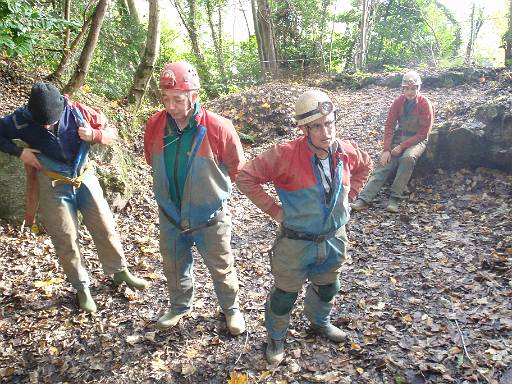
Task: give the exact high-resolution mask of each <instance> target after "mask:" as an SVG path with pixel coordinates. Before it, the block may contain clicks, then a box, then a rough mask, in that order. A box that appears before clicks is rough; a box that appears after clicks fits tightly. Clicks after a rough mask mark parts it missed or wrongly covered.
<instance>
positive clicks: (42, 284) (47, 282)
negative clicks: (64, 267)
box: [34, 277, 64, 288]
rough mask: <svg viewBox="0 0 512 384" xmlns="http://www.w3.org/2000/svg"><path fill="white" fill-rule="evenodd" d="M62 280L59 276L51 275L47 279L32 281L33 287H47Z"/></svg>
mask: <svg viewBox="0 0 512 384" xmlns="http://www.w3.org/2000/svg"><path fill="white" fill-rule="evenodd" d="M63 281H64V279H62V278H60V277H53V278H51V279H49V280H36V281H34V287H36V288H41V287H48V286H50V285H56V284H60V283H62V282H63Z"/></svg>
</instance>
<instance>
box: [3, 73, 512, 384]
mask: <svg viewBox="0 0 512 384" xmlns="http://www.w3.org/2000/svg"><path fill="white" fill-rule="evenodd" d="M0 87H2V85H0ZM13 87H14V86H13V85H12V84H11V85H9V87H5V86H4V87H3V88H2V89H5V90H8V89H10V90H12V89H13ZM304 89H305V87H304V86H302V85H299V84H296V83H294V84H286V83H274V84H268V85H263V86H261V87H257V88H254V89H252V90H250V91H248V92H246V93H244V94H240V95H236V96H232V97H231V98H229V97H228V98H224V99H221V100H217V101H214V102H213V103H211V106H212V108H214V109H217V110H222V111H223V112H225V113H226V114H227V115H230V113H231V117H233V118H234V120H236V119H235V117H236V116H235V115H237V116H238V117H240V115H241V114H244V115H245V117H246V118H247V116H249V117H250V115H251V114H252V113H254V115H255V116H256V115H258V113H260V112H258V111H261V110H268V111H269V114H268V118H264V119H263V120H261V119H260V120H258V122H255V123H254V124H253V125H251V124H248V126H247V127H244V129H245V130H246V133H248V134H251V135H254V136H255V137H256V139H257V141H256V144H255V145H253V146H252V147H248V146H247V147H246V153H247V157H248V158H252V157H253V156H255V155H256V154H258V153H260V152H262V151H263V150H264V149H265V148H267V147H268V146H270V145H272V144H274V143H275V142H277V141H286V140H289V139H291V138H293V137H296V136H297V135H298V132H297V130H296V129H291V128H286V125H287V124H286V122H287V121H288V120H287V119H290V117H291V116H292V114H291V109H292V108H293V107H292V106H293V102H294V100H295V99H296V97H297V96H298V95H299V94H300V92H301V91H302V90H304ZM13 92H15V93H16V91H13ZM499 92H511V89H510V88H507V89H505V90H504V89H503V88H500V87H498V86H497V84H495V83H491V82H489V83H484V84H478V83H477V84H471V85H462V86H458V87H454V88H442V89H425V90H424V94H425V95H426V96H428V97H429V98H430V99H431V100H432V101H433V103H434V105H435V106H436V110H437V123H436V124H439V123H440V122H442V121H444V120H446V119H448V118H451V114H452V111H454V110H456V109H457V108H456V107H457V106H464V105H472V104H473V103H478V102H481V101H482V100H485V99H486V98H489V97H492V96H494V95H496V94H497V93H499ZM397 93H398V90H395V89H389V88H384V87H378V86H371V87H369V88H365V89H362V90H346V89H337V90H335V91H333V92H331V94H332V95H333V96H334V98H335V100H336V103H337V104H338V107H339V108H340V109H341V113H340V114H339V115H338V123H337V126H338V132H339V135H340V136H341V137H343V138H350V139H351V140H353V141H355V142H357V143H358V144H359V146H360V147H361V148H362V149H365V150H367V151H368V152H369V153H370V154H371V155H372V158H373V159H374V160H375V161H376V160H377V156H378V153H379V151H380V140H381V138H382V133H383V128H382V126H383V121H384V119H385V116H386V113H387V109H388V107H389V105H390V104H391V102H392V100H393V98H394V97H395V96H396V95H397ZM19 94H20V95H21V94H23V92H20V93H19ZM5 95H6V94H5V93H3V92H2V94H1V95H0V105H2V102H3V100H2V98H3V97H4V96H5ZM274 96H275V98H274ZM244 100H245V101H244ZM272 102H273V103H274V104H272ZM19 103H20V104H22V103H23V98H22V97H21V96H20V98H19ZM244 103H247V105H248V106H244ZM275 103H277V104H279V105H277V106H276V105H275ZM12 104H14V102H13V101H12V100H11V101H10V102H9V106H12ZM251 106H252V107H251ZM4 107H5V104H4ZM251 108H253V110H251ZM257 108H259V109H258V110H256V109H257ZM6 112H8V111H7V110H3V109H2V110H1V111H0V114H1V113H6ZM278 115H279V116H281V117H279V116H278ZM272 116H278V117H277V118H276V120H272ZM264 122H266V123H264ZM138 148H139V150H138V151H137V153H134V156H136V157H137V158H139V159H140V162H141V164H142V163H143V159H142V153H141V148H142V145H141V144H140V146H139V147H138ZM141 167H143V169H144V174H143V175H142V176H141V179H140V192H139V193H137V194H135V195H134V196H133V197H132V198H131V199H130V201H129V203H128V205H127V206H126V208H125V209H123V210H121V211H119V212H116V213H115V218H116V222H117V225H118V229H119V233H120V235H121V238H122V242H123V245H124V249H125V252H126V257H127V259H128V261H129V263H130V264H131V265H132V266H133V267H132V269H133V270H134V271H135V272H136V273H137V274H138V275H141V276H145V277H146V278H148V279H150V280H151V281H152V286H151V287H150V288H149V289H147V290H146V291H144V292H134V291H132V290H130V289H129V288H127V287H126V286H121V287H118V288H116V287H114V286H113V284H112V283H111V280H110V279H109V277H107V276H105V275H104V274H103V272H102V269H101V265H100V264H99V262H98V259H97V255H96V252H95V249H94V246H93V243H92V239H91V237H90V235H89V233H88V232H87V230H86V229H85V228H83V230H82V231H81V245H82V250H83V255H84V258H85V260H86V263H87V268H88V271H89V275H90V277H91V281H92V287H91V290H92V293H93V296H94V298H95V300H96V302H97V304H98V307H99V310H98V312H97V313H95V314H85V313H82V312H80V311H79V310H78V309H77V306H76V303H75V296H74V292H73V290H72V288H71V287H70V285H69V283H67V282H66V281H65V276H64V275H63V273H62V269H61V268H60V266H59V263H58V260H57V258H56V256H55V254H54V250H53V246H52V243H51V241H50V238H49V237H48V236H47V235H45V234H41V235H37V236H36V235H34V234H31V233H29V232H28V231H27V230H26V229H25V230H20V228H19V227H15V226H13V225H12V224H9V223H6V222H0V345H1V348H0V380H1V381H5V382H10V383H39V382H41V383H58V382H71V383H89V382H90V383H132V382H137V383H226V382H230V383H231V384H234V383H246V382H250V383H280V384H282V383H396V384H402V383H414V384H417V383H418V384H419V383H500V384H505V383H511V382H512V369H511V367H512V303H511V302H512V280H511V278H512V261H511V258H512V233H511V232H512V231H511V217H512V177H511V176H510V175H506V174H503V173H501V172H499V171H496V170H490V169H484V168H480V169H477V170H475V171H470V170H459V171H453V172H448V171H438V172H436V173H435V174H430V175H427V176H423V177H421V178H415V179H413V180H412V182H411V186H410V189H411V193H410V195H409V200H407V201H406V202H405V203H404V204H403V206H402V208H401V210H400V213H398V214H391V213H388V212H386V211H385V209H384V207H385V204H386V202H387V198H386V192H387V191H386V190H383V191H382V192H381V193H380V194H379V196H378V199H377V200H376V202H375V203H374V204H373V206H372V207H371V208H370V209H369V210H368V211H366V212H362V213H356V214H354V215H353V217H352V219H351V221H350V224H349V225H348V235H349V239H350V258H349V260H347V263H346V264H345V266H344V268H343V271H342V274H341V282H342V287H341V291H340V293H339V294H338V296H337V301H336V304H335V307H334V310H333V313H332V321H333V323H334V324H336V325H338V326H340V327H341V328H343V329H345V330H346V331H347V332H348V334H349V340H348V341H347V342H344V343H340V344H335V343H332V342H329V341H327V340H325V339H324V338H322V337H319V336H318V335H315V334H314V333H312V332H311V330H310V329H309V326H308V323H307V321H306V319H305V317H304V316H303V314H302V298H303V296H302V294H301V296H300V297H299V299H298V301H297V305H296V308H295V310H294V312H293V315H292V323H291V328H290V331H289V334H288V337H287V339H286V352H287V354H286V359H285V360H284V362H283V363H282V364H281V365H279V366H277V367H275V366H269V365H268V364H267V363H266V361H265V359H264V348H265V339H266V333H265V328H264V325H263V317H264V302H265V298H266V295H267V293H268V290H269V288H270V287H271V285H272V277H271V275H270V267H269V262H268V250H269V249H270V247H271V246H272V242H273V239H274V236H275V232H276V229H277V225H276V224H275V223H274V222H273V221H272V220H270V219H269V218H268V217H267V216H266V215H264V214H262V213H261V212H260V211H258V210H257V209H256V208H255V207H254V206H253V205H252V204H251V203H250V202H249V200H248V199H247V198H245V197H244V196H242V195H241V194H240V193H239V192H238V191H237V190H236V189H235V191H234V193H233V197H232V198H231V200H230V202H229V205H230V207H231V212H232V215H233V238H232V245H233V252H234V255H235V259H236V266H237V270H238V273H239V275H238V276H239V280H240V301H241V306H242V308H243V310H244V313H245V318H246V321H247V332H246V333H245V334H243V335H240V336H238V337H232V336H230V335H229V334H228V332H227V330H226V327H225V323H224V318H223V315H222V314H221V313H220V311H219V307H218V305H217V302H216V299H215V294H214V291H213V286H212V283H211V279H210V277H209V275H208V273H207V270H206V268H205V266H204V263H203V262H202V261H201V260H200V256H199V255H197V253H196V254H195V258H196V263H195V283H196V295H195V307H194V311H193V312H192V314H191V315H190V316H189V317H187V318H185V319H184V321H182V322H181V323H180V324H179V325H178V326H177V327H175V328H173V329H169V330H165V331H161V330H157V329H156V328H155V327H154V324H155V321H156V320H157V319H158V317H159V316H161V315H162V314H163V313H164V312H165V311H166V310H167V309H168V301H167V299H168V295H167V288H166V283H165V278H164V276H163V273H162V263H161V258H160V254H159V250H158V217H157V209H156V205H155V203H154V200H153V196H152V192H151V190H150V189H149V188H148V187H144V186H149V185H151V177H150V169H149V168H148V167H147V166H145V165H141Z"/></svg>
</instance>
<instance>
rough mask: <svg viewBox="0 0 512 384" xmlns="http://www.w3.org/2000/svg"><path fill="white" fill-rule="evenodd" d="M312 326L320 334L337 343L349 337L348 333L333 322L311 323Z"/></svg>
mask: <svg viewBox="0 0 512 384" xmlns="http://www.w3.org/2000/svg"><path fill="white" fill-rule="evenodd" d="M311 328H313V329H314V330H315V332H318V333H319V334H321V335H323V336H325V337H326V338H328V339H329V340H331V341H334V342H336V343H339V342H342V341H345V340H346V339H347V334H346V333H345V332H343V331H342V330H341V329H339V328H338V327H336V326H335V325H332V324H331V323H329V324H327V325H324V326H321V325H316V324H311Z"/></svg>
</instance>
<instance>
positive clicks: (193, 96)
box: [190, 91, 199, 105]
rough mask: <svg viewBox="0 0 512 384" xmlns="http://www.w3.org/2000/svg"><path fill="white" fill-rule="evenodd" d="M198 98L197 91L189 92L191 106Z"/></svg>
mask: <svg viewBox="0 0 512 384" xmlns="http://www.w3.org/2000/svg"><path fill="white" fill-rule="evenodd" d="M198 97H199V93H198V92H197V91H192V92H190V101H191V103H192V105H194V104H195V103H196V100H197V98H198Z"/></svg>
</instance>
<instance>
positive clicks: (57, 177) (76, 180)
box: [43, 160, 94, 189]
mask: <svg viewBox="0 0 512 384" xmlns="http://www.w3.org/2000/svg"><path fill="white" fill-rule="evenodd" d="M93 165H94V161H92V160H90V161H89V162H88V163H87V165H86V166H85V169H84V171H83V172H82V174H81V175H80V176H77V177H73V178H72V177H66V176H63V175H61V174H60V173H57V172H53V171H43V174H44V175H46V176H48V177H49V178H51V179H53V181H52V187H55V186H56V185H59V184H70V185H72V186H73V187H75V188H77V189H78V188H80V186H81V185H82V181H84V179H85V176H87V173H89V171H90V170H91V169H92V167H93Z"/></svg>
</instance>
